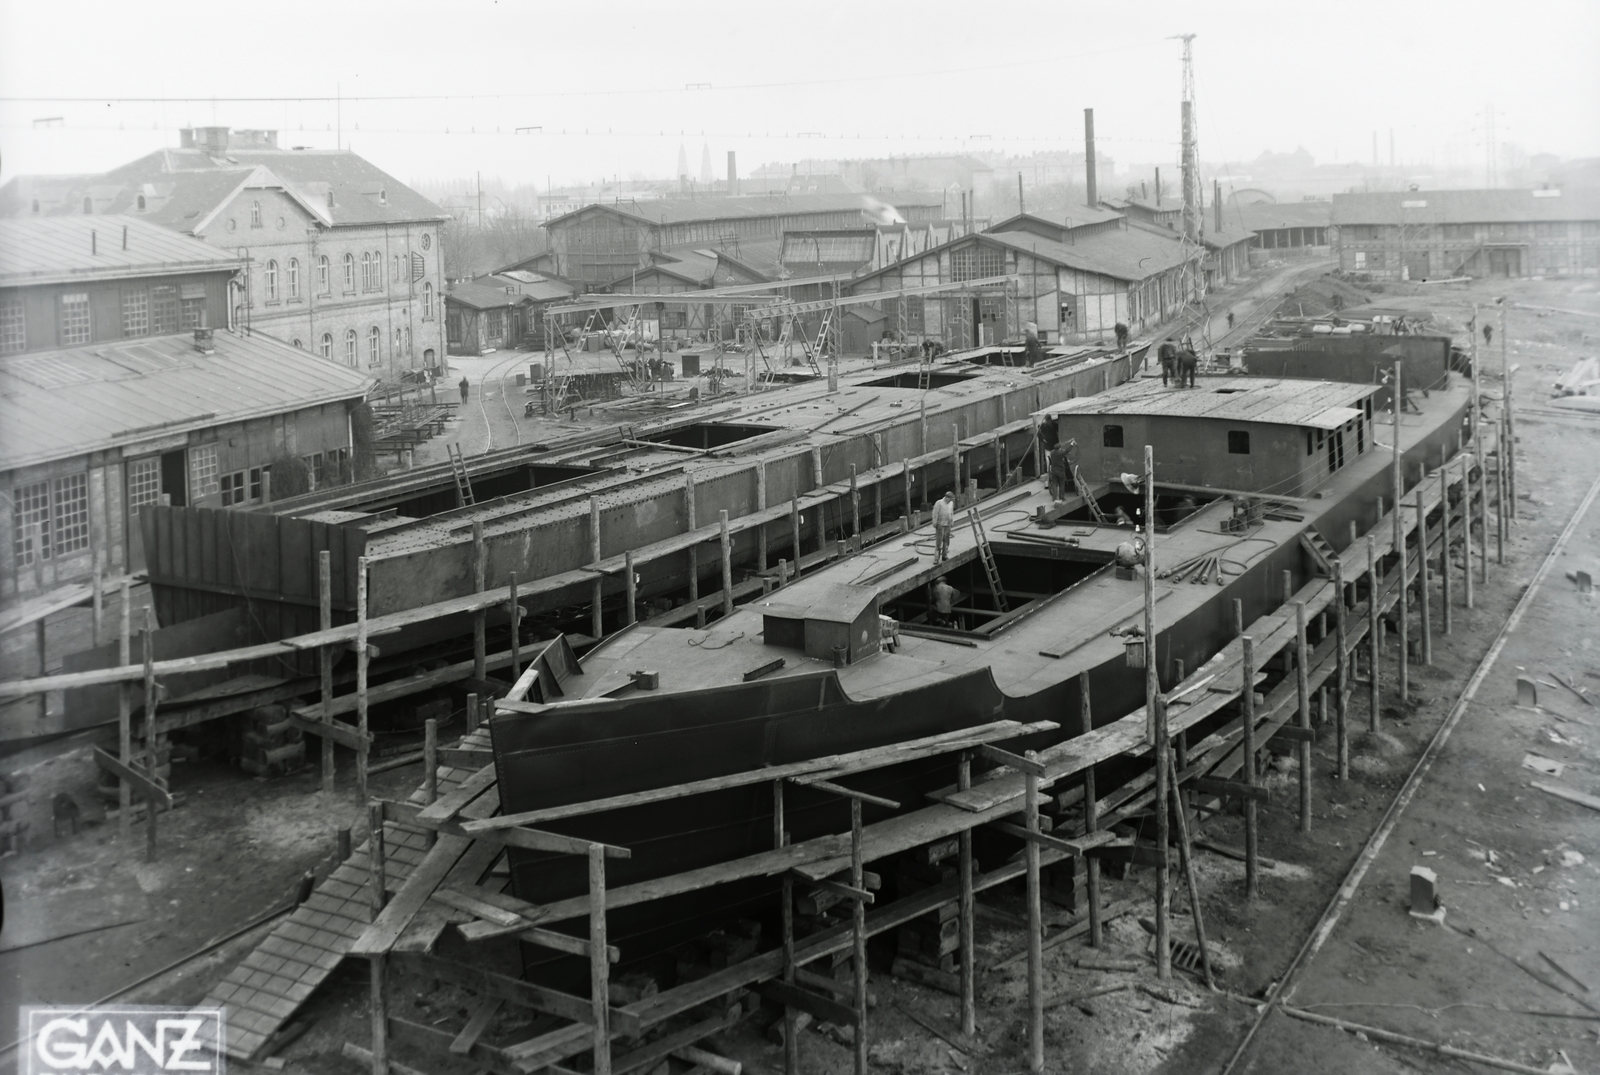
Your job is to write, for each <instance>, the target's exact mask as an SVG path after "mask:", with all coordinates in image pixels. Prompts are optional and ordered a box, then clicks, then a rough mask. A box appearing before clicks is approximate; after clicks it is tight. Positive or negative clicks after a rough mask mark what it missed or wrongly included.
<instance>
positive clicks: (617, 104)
mask: <svg viewBox="0 0 1600 1075" xmlns="http://www.w3.org/2000/svg"><path fill="white" fill-rule="evenodd" d="M604 11H605V12H606V14H607V16H609V17H607V18H606V19H604V20H603V21H598V20H596V19H595V18H594V17H593V16H592V15H589V14H586V13H585V10H584V9H583V8H582V7H580V6H565V5H564V6H560V7H555V6H550V5H532V4H527V5H514V4H506V3H496V2H494V0H466V2H461V3H454V4H450V5H443V6H440V5H423V4H417V3H397V4H390V5H386V6H385V7H383V8H381V9H378V8H374V7H371V6H366V5H363V6H361V7H353V6H345V5H326V4H322V5H310V4H300V3H288V4H280V5H276V6H274V7H273V8H272V9H271V10H270V13H269V12H267V11H264V10H263V11H254V10H245V9H230V8H223V7H217V6H216V5H209V4H208V5H202V4H199V3H190V2H187V0H186V2H182V3H169V4H165V5H162V6H161V7H160V8H159V9H157V10H147V11H146V13H145V15H144V16H143V17H140V18H130V19H124V18H117V17H115V15H114V9H110V8H104V9H96V10H93V11H90V12H87V13H86V12H84V11H83V10H81V9H78V8H74V7H71V6H68V5H50V4H40V3H17V2H15V0H4V2H3V3H0V97H3V98H4V100H3V101H0V182H3V181H4V180H5V179H8V178H10V177H11V176H13V175H16V174H19V173H51V172H86V171H100V170H104V169H106V168H110V167H114V166H116V165H118V164H121V163H124V162H126V161H127V160H130V159H132V158H134V157H136V156H139V155H141V154H144V153H147V152H150V151H151V150H154V149H158V148H161V147H166V146H175V145H176V144H177V129H178V128H180V127H184V126H190V125H206V124H218V125H225V126H229V127H235V128H240V127H268V128H276V129H278V130H279V131H280V132H281V136H280V143H281V144H282V145H285V146H289V145H307V146H312V147H316V148H333V147H334V146H335V144H336V143H337V144H342V145H345V146H347V147H350V148H354V149H355V150H356V151H358V152H360V153H361V154H363V155H364V156H366V157H367V158H368V159H370V160H372V161H373V162H374V163H376V164H377V165H379V166H380V167H382V168H384V169H385V170H387V171H389V172H391V173H392V174H394V175H396V176H398V177H400V178H401V179H405V180H436V179H448V178H456V177H461V176H465V175H470V174H472V173H473V172H476V171H481V172H482V173H483V174H484V175H485V177H486V178H487V177H491V176H492V177H496V178H499V179H503V180H505V181H507V182H512V183H517V182H527V183H538V184H540V185H543V184H544V183H545V182H547V181H550V182H554V183H556V184H558V185H559V184H562V183H576V182H592V181H595V180H596V179H599V178H601V177H607V178H609V177H612V176H618V175H620V176H622V177H624V178H626V177H628V176H629V175H634V174H643V175H649V176H661V177H665V176H671V175H672V174H673V173H674V172H675V169H676V162H677V157H678V150H679V147H680V145H682V146H685V147H687V151H688V157H689V160H690V161H691V162H697V161H699V159H700V153H701V150H702V147H704V146H707V145H709V148H710V151H711V154H712V157H713V160H714V170H715V172H716V174H717V175H718V177H719V178H720V177H721V175H722V174H723V169H724V161H725V154H726V152H727V151H728V150H733V151H735V152H737V154H738V162H739V169H740V172H741V173H742V174H748V173H749V172H750V170H751V169H753V168H755V167H757V166H758V165H760V164H763V163H766V162H769V161H789V160H798V159H802V158H805V157H856V156H870V155H882V154H888V153H922V152H939V151H943V152H949V151H959V150H988V149H996V150H1005V151H1008V152H1013V153H1027V152H1030V151H1032V150H1035V149H1059V148H1081V140H1082V110H1083V109H1084V108H1085V107H1092V108H1094V109H1095V118H1096V129H1097V135H1098V139H1099V144H1100V148H1101V150H1102V152H1104V153H1107V154H1109V155H1111V156H1112V157H1114V158H1116V159H1117V161H1118V163H1119V166H1126V165H1128V164H1136V163H1137V164H1143V163H1147V162H1154V163H1163V162H1175V161H1176V159H1177V156H1178V136H1179V135H1178V101H1179V98H1180V87H1181V69H1180V57H1181V44H1180V42H1178V41H1176V40H1170V39H1169V36H1170V35H1174V34H1180V33H1193V34H1195V35H1197V36H1196V38H1195V42H1194V55H1195V72H1196V99H1197V111H1198V115H1199V138H1200V150H1201V156H1202V158H1203V159H1205V160H1208V161H1222V160H1235V161H1240V160H1244V161H1248V160H1250V159H1253V158H1254V157H1256V156H1257V155H1258V154H1260V153H1261V152H1262V151H1263V150H1274V151H1287V150H1292V149H1294V148H1295V147H1296V146H1304V147H1305V148H1306V149H1307V150H1309V151H1310V152H1311V153H1312V154H1313V155H1314V156H1315V157H1316V158H1317V160H1318V161H1319V162H1321V163H1331V162H1333V161H1335V160H1339V161H1352V160H1354V161H1360V162H1363V163H1370V162H1371V160H1372V149H1373V147H1372V139H1373V134H1374V132H1376V133H1377V135H1378V141H1379V155H1380V157H1381V159H1382V160H1383V161H1384V162H1385V163H1387V161H1388V154H1389V132H1390V131H1391V130H1393V132H1394V139H1395V145H1396V150H1397V156H1398V159H1399V160H1400V161H1401V162H1402V163H1407V164H1408V165H1410V166H1411V167H1413V168H1414V169H1420V168H1423V167H1425V166H1426V165H1427V162H1430V161H1431V162H1432V166H1433V167H1436V168H1443V167H1446V166H1451V165H1454V166H1472V167H1475V168H1477V169H1478V170H1479V172H1480V174H1481V171H1482V168H1483V164H1484V159H1485V151H1484V142H1485V138H1486V126H1487V125H1486V121H1485V114H1486V111H1487V109H1488V108H1489V106H1490V105H1491V103H1492V105H1493V108H1494V111H1495V114H1496V116H1495V126H1496V136H1497V137H1496V141H1497V142H1500V143H1514V144H1516V145H1519V146H1520V147H1522V148H1523V149H1524V150H1525V151H1527V152H1529V153H1538V152H1550V153H1555V154H1558V155H1560V156H1564V157H1586V156H1597V155H1600V64H1597V63H1596V62H1595V60H1594V57H1595V55H1596V52H1597V46H1600V5H1597V4H1594V3H1579V2H1548V3H1527V4H1521V5H1518V6H1517V8H1516V9H1515V11H1514V12H1511V13H1510V16H1511V17H1508V14H1507V9H1506V7H1505V6H1504V5H1496V6H1494V7H1491V6H1490V5H1488V4H1483V3H1454V4H1445V3H1435V2H1431V0H1430V2H1422V3H1404V2H1390V3H1376V2H1368V0H1362V2H1357V3H1351V4H1345V5H1341V6H1329V5H1325V4H1316V5H1311V4H1299V3H1278V4H1269V3H1213V4H1208V5H1194V4H1180V3H1172V2H1166V0H1157V2H1152V3H1147V4H1143V5H1140V6H1139V7H1138V8H1137V9H1134V8H1130V7H1127V6H1124V5H1093V6H1092V7H1091V6H1088V5H1080V4H1071V3H1066V4H1063V3H1031V2H1030V3H1009V4H1004V5H1001V6H999V7H998V8H994V9H988V10H987V11H986V12H984V13H983V14H982V15H980V13H979V12H980V11H983V9H977V10H975V9H974V8H973V7H972V5H967V4H960V5H951V4H940V3H874V2H867V3H855V4H850V5H838V6H837V7H830V8H826V9H823V10H820V11H818V10H809V11H805V12H803V13H802V12H795V11H784V12H783V13H782V14H774V13H772V9H769V8H766V7H757V6H753V5H749V4H731V3H707V2H703V0H687V2H684V3H680V4H676V5H673V6H670V7H668V6H663V5H659V4H632V3H620V4H618V3H613V4H609V5H607V6H606V7H605V9H604ZM374 12H377V13H376V14H374ZM102 14H104V15H106V16H108V17H106V18H100V17H99V16H101V15H102ZM86 16H87V17H86ZM97 95H98V98H99V99H96V98H97ZM136 98H143V99H144V100H137V99H136ZM58 117H59V120H58V119H57V118H58ZM58 123H59V125H57V124H58ZM519 127H522V128H540V130H538V131H530V132H524V133H521V134H519V133H517V128H519ZM698 172H699V169H698V168H695V169H694V174H696V175H698Z"/></svg>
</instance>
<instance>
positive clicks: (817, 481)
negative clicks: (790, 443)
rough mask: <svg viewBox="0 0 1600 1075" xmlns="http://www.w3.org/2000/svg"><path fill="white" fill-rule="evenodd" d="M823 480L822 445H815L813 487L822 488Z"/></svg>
mask: <svg viewBox="0 0 1600 1075" xmlns="http://www.w3.org/2000/svg"><path fill="white" fill-rule="evenodd" d="M823 484H824V483H823V480H822V446H821V445H815V446H813V447H812V449H811V487H812V488H813V489H821V488H822V486H823Z"/></svg>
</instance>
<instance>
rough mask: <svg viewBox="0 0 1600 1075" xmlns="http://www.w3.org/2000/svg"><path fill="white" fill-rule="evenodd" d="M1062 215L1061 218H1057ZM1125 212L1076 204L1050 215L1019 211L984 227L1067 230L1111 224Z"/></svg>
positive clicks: (998, 229) (994, 230)
mask: <svg viewBox="0 0 1600 1075" xmlns="http://www.w3.org/2000/svg"><path fill="white" fill-rule="evenodd" d="M1056 216H1060V217H1061V219H1060V220H1057V219H1055V217H1056ZM1122 217H1123V214H1121V213H1119V212H1117V211H1116V210H1115V209H1105V208H1101V207H1098V206H1093V205H1074V206H1073V207H1072V208H1070V209H1066V210H1060V211H1055V212H1052V214H1051V215H1050V216H1046V215H1045V214H1044V213H1017V214H1016V215H1014V216H1008V217H1006V218H1005V219H1004V220H1002V221H1000V222H999V223H997V224H991V225H989V227H988V228H986V229H984V230H986V231H990V232H997V231H1027V230H1028V229H1029V226H1030V225H1032V226H1033V227H1035V228H1040V227H1042V228H1048V229H1054V230H1056V231H1067V230H1070V229H1073V228H1081V227H1084V226H1086V225H1089V224H1109V223H1110V222H1111V221H1113V220H1121V219H1122Z"/></svg>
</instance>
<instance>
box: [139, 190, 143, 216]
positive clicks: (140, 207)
mask: <svg viewBox="0 0 1600 1075" xmlns="http://www.w3.org/2000/svg"><path fill="white" fill-rule="evenodd" d="M139 212H141V213H142V212H144V195H143V194H141V195H139Z"/></svg>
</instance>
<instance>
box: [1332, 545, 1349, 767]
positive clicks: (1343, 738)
mask: <svg viewBox="0 0 1600 1075" xmlns="http://www.w3.org/2000/svg"><path fill="white" fill-rule="evenodd" d="M1333 589H1334V598H1335V600H1334V606H1333V637H1334V677H1335V693H1336V695H1337V697H1336V699H1335V702H1336V704H1337V706H1338V709H1337V710H1336V711H1335V713H1334V738H1335V740H1336V743H1337V746H1338V753H1339V783H1340V786H1341V787H1342V786H1344V784H1345V782H1347V781H1348V780H1349V779H1350V729H1349V725H1348V724H1347V723H1346V722H1347V721H1348V719H1349V716H1350V653H1349V651H1348V650H1347V649H1346V648H1345V625H1344V616H1345V608H1346V605H1345V592H1344V557H1342V556H1341V557H1339V558H1338V559H1337V560H1335V561H1334V562H1333Z"/></svg>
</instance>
